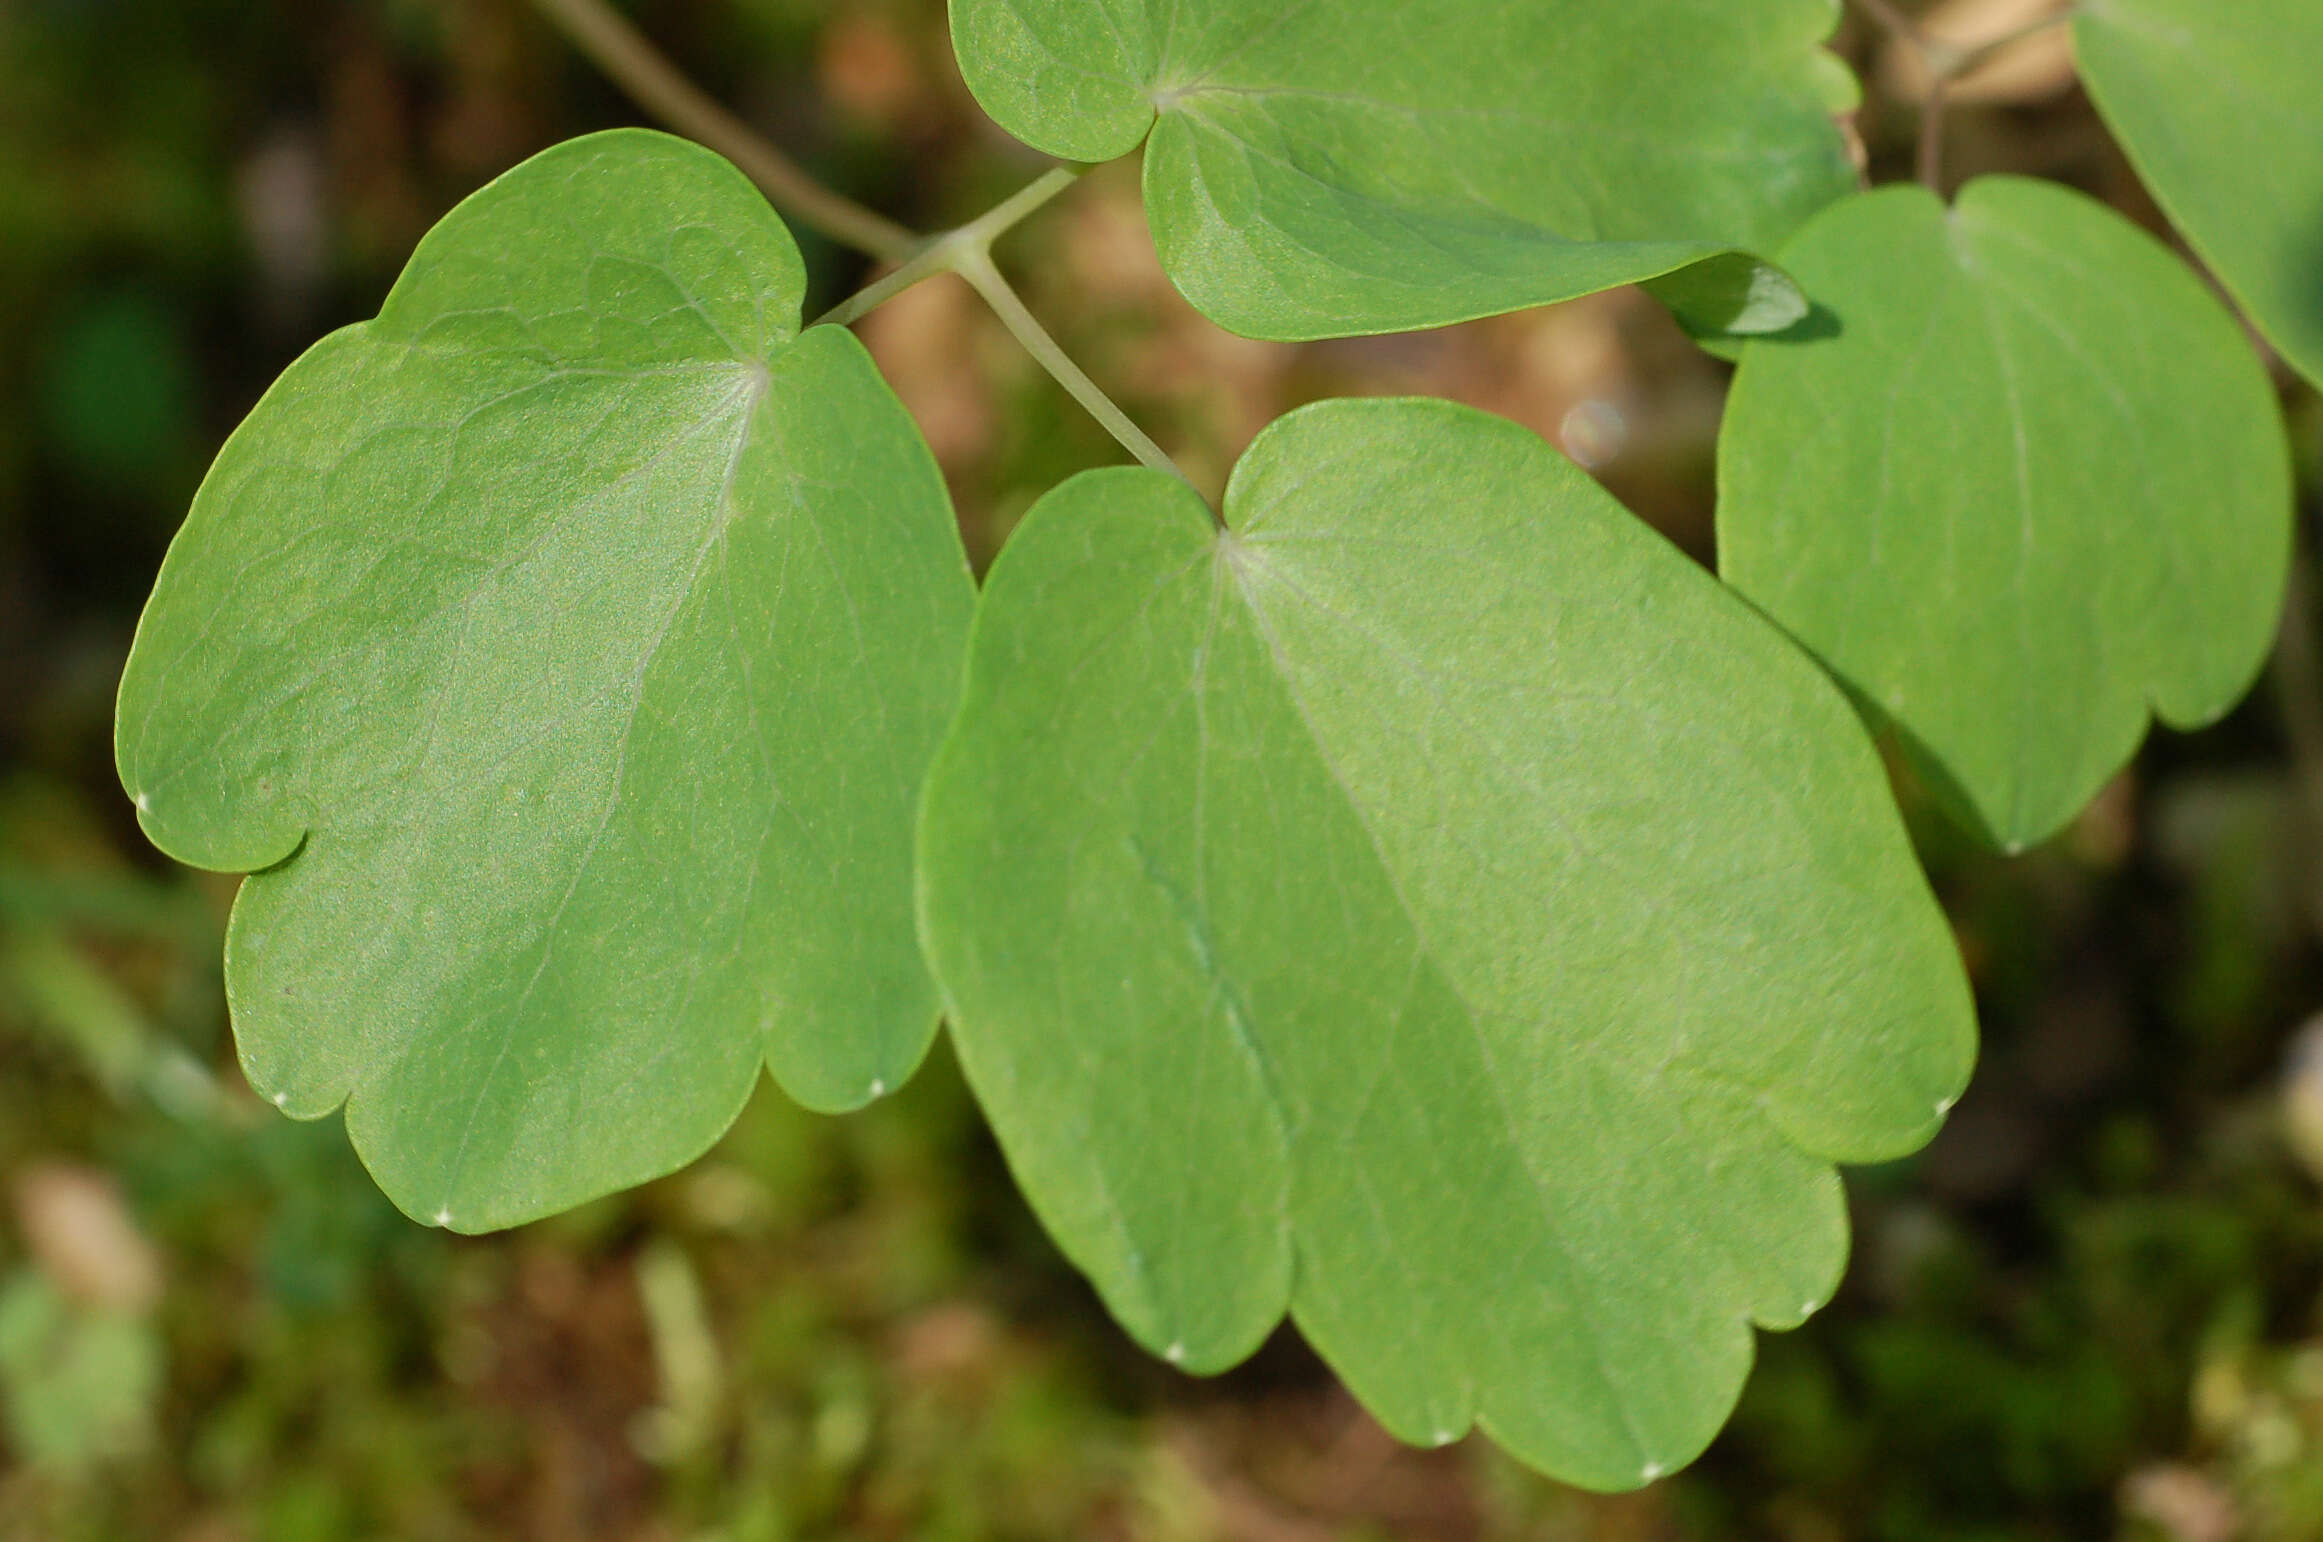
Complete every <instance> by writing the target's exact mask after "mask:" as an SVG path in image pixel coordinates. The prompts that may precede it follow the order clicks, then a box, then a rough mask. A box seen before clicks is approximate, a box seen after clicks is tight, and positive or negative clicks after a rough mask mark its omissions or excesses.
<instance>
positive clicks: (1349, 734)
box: [920, 401, 1974, 1488]
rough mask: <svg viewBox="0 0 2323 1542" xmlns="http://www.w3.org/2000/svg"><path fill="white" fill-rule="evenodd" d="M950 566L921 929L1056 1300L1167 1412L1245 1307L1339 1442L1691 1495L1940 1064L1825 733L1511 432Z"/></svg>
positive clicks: (1445, 412)
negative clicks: (1136, 1374)
mask: <svg viewBox="0 0 2323 1542" xmlns="http://www.w3.org/2000/svg"><path fill="white" fill-rule="evenodd" d="M1227 514H1228V519H1229V521H1230V523H1231V527H1232V528H1231V531H1230V532H1220V531H1219V530H1217V529H1215V528H1213V526H1212V524H1211V521H1210V518H1209V514H1208V511H1207V510H1205V509H1204V508H1203V506H1202V504H1201V503H1200V501H1199V500H1198V499H1197V498H1196V497H1195V496H1194V495H1193V494H1192V493H1191V492H1189V491H1188V490H1187V489H1186V488H1184V487H1183V486H1181V485H1179V484H1177V483H1175V482H1173V481H1171V480H1170V479H1169V478H1167V477H1164V476H1161V475H1158V474H1156V473H1153V472H1148V471H1142V470H1137V469H1125V470H1112V471H1100V472H1093V473H1090V474H1088V475H1085V476H1082V477H1079V478H1077V479H1075V480H1074V481H1072V482H1069V483H1067V484H1065V485H1064V486H1063V487H1062V488H1060V489H1058V490H1057V491H1056V492H1054V493H1052V494H1050V495H1049V496H1048V497H1047V498H1046V499H1044V500H1042V502H1041V503H1040V504H1039V505H1038V506H1037V507H1036V508H1035V509H1034V511H1033V512H1032V514H1031V515H1030V516H1029V517H1028V518H1027V520H1026V521H1025V523H1024V525H1023V526H1022V527H1021V528H1020V529H1019V531H1018V532H1017V533H1016V535H1015V536H1014V537H1013V539H1012V540H1011V541H1010V543H1009V545H1008V547H1007V549H1006V550H1005V551H1004V552H1003V553H1002V555H1001V557H1000V560H999V562H998V563H997V565H996V566H995V568H994V570H993V573H992V575H991V578H990V581H989V583H988V585H987V588H986V592H985V596H984V599H983V602H982V605H981V607H980V609H979V611H978V617H977V622H976V629H975V633H974V637H973V640H972V642H971V645H970V663H969V677H968V680H969V683H968V689H967V695H966V699H965V701H964V704H963V707H962V710H961V715H960V718H959V720H958V721H957V722H956V723H955V724H954V726H953V730H952V734H951V736H950V737H949V738H948V739H947V740H946V741H945V745H944V748H943V750H942V751H941V752H940V754H939V755H938V757H937V762H936V769H935V770H934V771H933V772H932V773H931V774H930V781H929V788H928V797H927V804H926V808H925V811H924V814H923V816H922V824H921V835H920V860H921V868H920V885H921V893H920V921H921V928H922V934H923V936H924V937H925V939H926V942H927V946H928V948H929V956H930V959H931V961H932V962H933V963H934V965H935V967H936V974H937V978H938V979H939V981H941V983H942V985H943V988H944V994H945V999H946V1009H947V1013H948V1015H949V1017H950V1020H951V1022H952V1024H953V1027H954V1032H955V1034H956V1036H957V1038H958V1042H959V1046H960V1051H961V1055H962V1058H963V1061H964V1063H965V1065H966V1067H967V1070H968V1074H969V1076H970V1078H971V1080H972V1082H973V1084H974V1086H975V1089H976V1092H977V1095H978V1097H979V1099H980V1100H981V1101H982V1103H983V1106H984V1108H985V1110H986V1112H987V1113H988V1115H989V1116H990V1117H991V1119H992V1121H993V1124H994V1127H995V1128H996V1130H997V1131H998V1134H999V1136H1000V1139H1001V1142H1002V1144H1003V1146H1004V1147H1005V1148H1006V1150H1007V1153H1008V1157H1009V1160H1010V1162H1011V1163H1012V1165H1013V1166H1014V1169H1015V1171H1016V1174H1017V1176H1018V1178H1019V1179H1020V1180H1021V1181H1022V1183H1023V1184H1024V1186H1025V1189H1026V1191H1027V1193H1028V1195H1029V1196H1030V1198H1031V1200H1032V1203H1033V1205H1034V1206H1035V1208H1036V1209H1037V1210H1038V1211H1039V1213H1040V1215H1041V1217H1042V1219H1043V1220H1044V1221H1045V1222H1046V1223H1047V1225H1048V1226H1049V1228H1050V1230H1051V1231H1052V1232H1053V1233H1054V1234H1055V1236H1056V1237H1057V1240H1058V1241H1059V1243H1060V1244H1061V1245H1062V1246H1063V1248H1064V1249H1065V1251H1066V1253H1067V1254H1068V1255H1069V1256H1070V1257H1071V1258H1072V1259H1073V1260H1074V1261H1075V1262H1076V1263H1077V1264H1078V1265H1079V1266H1080V1267H1081V1268H1082V1269H1084V1270H1085V1271H1087V1272H1088V1273H1089V1275H1090V1276H1091V1277H1092V1278H1093V1279H1094V1280H1095V1281H1096V1283H1097V1286H1098V1288H1099V1289H1100V1290H1101V1291H1102V1292H1103V1294H1104V1296H1105V1299H1106V1301H1107V1302H1108V1304H1109V1305H1110V1306H1111V1308H1112V1310H1113V1311H1114V1313H1115V1314H1116V1315H1117V1316H1118V1317H1119V1318H1120V1319H1121V1321H1122V1322H1123V1323H1124V1324H1125V1325H1126V1326H1127V1328H1128V1329H1129V1330H1130V1332H1131V1333H1133V1334H1134V1335H1135V1336H1136V1337H1137V1338H1138V1339H1139V1340H1140V1341H1141V1342H1143V1343H1144V1344H1146V1345H1147V1346H1148V1347H1150V1348H1152V1349H1154V1350H1156V1351H1158V1352H1160V1353H1161V1354H1163V1355H1165V1356H1166V1357H1167V1358H1169V1359H1170V1360H1172V1361H1174V1362H1177V1363H1179V1364H1181V1365H1183V1366H1185V1367H1187V1368H1189V1369H1193V1370H1199V1371H1209V1370H1215V1369H1218V1368H1220V1367H1223V1366H1226V1365H1229V1364H1231V1363H1233V1362H1234V1361H1236V1360H1238V1359H1240V1358H1241V1357H1243V1356H1244V1355H1246V1354H1247V1353H1249V1352H1250V1350H1251V1349H1252V1348H1253V1347H1254V1346H1255V1345H1256V1344H1257V1343H1258V1342H1259V1341H1260V1340H1261V1339H1262V1338H1263V1337H1264V1336H1265V1335H1266V1333H1267V1332H1268V1330H1269V1329H1270V1328H1271V1327H1272V1326H1273V1325H1274V1324H1275V1323H1276V1322H1277V1320H1278V1319H1280V1317H1281V1316H1282V1314H1283V1313H1284V1311H1285V1310H1286V1309H1287V1310H1288V1311H1289V1312H1291V1313H1292V1314H1293V1316H1294V1317H1295V1318H1296V1320H1297V1322H1298V1324H1299V1326H1300V1327H1301V1329H1303V1330H1304V1332H1305V1333H1306V1334H1307V1336H1308V1337H1309V1339H1310V1340H1311V1341H1312V1342H1313V1343H1314V1344H1315V1346H1316V1347H1317V1348H1318V1349H1319V1350H1320V1351H1321V1352H1322V1354H1323V1355H1324V1356H1325V1357H1326V1358H1327V1359H1329V1360H1330V1361H1331V1363H1332V1364H1333V1365H1334V1366H1336V1367H1337V1368H1338V1370H1339V1371H1340V1373H1341V1374H1342V1375H1343V1376H1344V1377H1345V1378H1346V1380H1347V1382H1348V1383H1349V1385H1350V1386H1351V1387H1352V1388H1353V1390H1354V1391H1355V1392H1356V1394H1357V1395H1358V1396H1359V1397H1361V1398H1362V1400H1363V1401H1364V1402H1365V1403H1366V1404H1367V1405H1368V1406H1369V1407H1370V1408H1371V1409H1372V1410H1373V1411H1374V1412H1375V1413H1376V1414H1377V1415H1378V1416H1379V1418H1380V1419H1381V1420H1382V1421H1383V1422H1384V1423H1385V1424H1386V1426H1387V1427H1388V1428H1389V1429H1391V1430H1393V1431H1395V1432H1396V1433H1397V1434H1398V1435H1400V1436H1402V1437H1403V1438H1405V1439H1407V1440H1414V1441H1421V1442H1428V1441H1437V1442H1440V1441H1444V1440H1448V1439H1451V1438H1453V1437H1454V1436H1456V1435H1458V1434H1459V1433H1461V1432H1462V1431H1464V1430H1465V1429H1467V1428H1468V1426H1469V1424H1470V1423H1471V1421H1472V1420H1473V1421H1476V1422H1479V1423H1481V1424H1482V1425H1483V1426H1484V1427H1486V1428H1487V1429H1489V1430H1490V1431H1492V1432H1493V1434H1494V1435H1495V1436H1496V1437H1497V1438H1498V1439H1500V1440H1501V1441H1502V1442H1503V1443H1504V1444H1506V1445H1507V1446H1508V1447H1509V1448H1510V1449H1511V1450H1512V1451H1514V1452H1515V1453H1516V1454H1518V1455H1519V1456H1521V1457H1522V1458H1524V1459H1525V1460H1527V1461H1529V1462H1531V1463H1533V1464H1535V1465H1537V1466H1539V1467H1541V1468H1543V1469H1544V1470H1546V1471H1548V1472H1551V1473H1554V1474H1556V1475H1558V1476H1560V1477H1564V1478H1567V1479H1571V1480H1574V1481H1577V1482H1582V1483H1588V1484H1592V1485H1596V1486H1599V1487H1603V1488H1626V1487H1634V1486H1635V1485H1637V1484H1638V1483H1640V1482H1643V1481H1646V1480H1648V1479H1651V1478H1653V1477H1655V1476H1656V1475H1658V1474H1659V1473H1661V1472H1663V1471H1666V1470H1668V1469H1670V1468H1672V1467H1675V1466H1676V1465H1677V1464H1679V1463H1680V1462H1683V1461H1685V1460H1687V1459H1689V1458H1690V1457H1691V1456H1692V1455H1693V1454H1694V1453H1695V1452H1697V1451H1699V1450H1700V1449H1701V1447H1702V1445H1703V1443H1704V1442H1705V1441H1707V1440H1708V1439H1709V1438H1710V1436H1711V1434H1712V1433H1713V1432H1714V1431H1715V1429H1716V1428H1717V1426H1718V1424H1719V1423H1720V1421H1721V1419H1722V1418H1723V1417H1724V1415H1725V1412H1726V1411H1727V1409H1728V1408H1729V1406H1730V1405H1731V1403H1732V1400H1733V1398H1734V1396H1735V1393H1736V1390H1737V1389H1738V1387H1739V1386H1740V1384H1741V1382H1742V1379H1743V1376H1744V1374H1745V1371H1746V1369H1747V1366H1748V1363H1749V1360H1750V1356H1751V1346H1752V1339H1751V1332H1750V1323H1751V1322H1752V1321H1756V1322H1758V1323H1761V1324H1764V1325H1768V1326H1775V1327H1780V1326H1788V1325H1792V1324H1796V1323H1797V1322H1799V1321H1800V1320H1801V1319H1802V1318H1803V1317H1805V1316H1806V1315H1807V1314H1808V1313H1809V1312H1811V1311H1812V1310H1814V1308H1815V1306H1816V1304H1817V1303H1818V1302H1820V1301H1821V1300H1823V1299H1824V1298H1825V1296H1827V1295H1828V1293H1829V1292H1830V1291H1831V1289H1832V1288H1833V1286H1834V1283H1835V1281H1836V1280H1837V1277H1838V1275H1839V1272H1840V1269H1841V1267H1842V1264H1843V1261H1844V1254H1845V1250H1846V1222H1845V1216H1844V1212H1843V1210H1842V1207H1841V1196H1840V1187H1839V1182H1838V1179H1837V1177H1836V1175H1835V1174H1834V1173H1833V1172H1832V1170H1831V1168H1830V1167H1829V1165H1828V1164H1829V1163H1830V1162H1831V1161H1833V1160H1872V1159H1879V1158H1887V1157H1893V1156H1896V1155H1898V1154H1901V1153H1903V1152H1906V1151H1909V1150H1911V1149H1913V1148H1914V1147H1916V1146H1917V1145H1919V1144H1920V1143H1921V1142H1922V1141H1923V1140H1924V1139H1925V1138H1926V1137H1927V1136H1928V1135H1929V1134H1930V1133H1931V1132H1932V1130H1933V1129H1934V1128H1935V1125H1936V1123H1937V1121H1938V1120H1939V1118H1940V1117H1941V1115H1942V1113H1943V1111H1944V1110H1945V1109H1946V1108H1947V1107H1948V1106H1949V1104H1950V1101H1951V1099H1952V1098H1953V1096H1954V1095H1955V1094H1956V1093H1957V1092H1958V1090H1959V1089H1960V1087H1961V1085H1962V1083H1963V1081H1964V1080H1965V1078H1966V1076H1967V1073H1968V1068H1969V1061H1970V1059H1971V1056H1972V1054H1973V1038H1974V1027H1973V1022H1972V1019H1971V1016H1970V1008H1969V1002H1968V993H1967V990H1966V987H1965V984H1964V982H1963V979H1962V976H1961V971H1960V966H1959V963H1958V960H1957V958H1956V956H1955V954H1954V951H1953V948H1952V944H1951V939H1950V934H1949V932H1948V931H1947V929H1946V927H1945V924H1944V921H1943V918H1942V916H1941V915H1940V913H1939V912H1938V911H1937V909H1936V907H1935V906H1934V904H1933V903H1931V901H1930V899H1929V896H1928V892H1927V888H1926V886H1925V884H1924V882H1923V880H1922V879H1921V878H1920V876H1919V872H1918V870H1917V868H1916V867H1915V866H1914V865H1913V862H1912V857H1911V853H1910V850H1909V848H1908V847H1907V845H1906V843H1905V840H1904V836H1903V832H1902V830H1901V828H1900V827H1899V822H1898V820H1897V817H1896V813H1895V810H1894V807H1893V805H1892V803H1891V802H1890V800H1889V797H1888V792H1887V787H1886V783H1885V781H1884V778H1883V776H1882V772H1881V768H1880V765H1879V762H1878V760H1877V757H1876V756H1875V755H1874V754H1873V753H1872V750H1871V746H1870V744H1869V742H1868V740H1867V738H1866V737H1865V735H1864V733H1863V730H1862V727H1861V725H1860V724H1859V723H1858V722H1857V721H1856V719H1855V717H1854V716H1853V714H1852V713H1851V712H1850V711H1849V709H1848V707H1847V704H1846V702H1845V700H1844V698H1843V697H1842V696H1841V695H1840V694H1839V692H1838V691H1836V690H1835V689H1833V688H1832V686H1831V684H1830V682H1829V680H1828V679H1827V678H1825V677H1824V676H1823V675H1822V674H1821V672H1820V671H1819V670H1817V669H1816V668H1815V666H1814V664H1813V663H1812V661H1810V660H1809V659H1807V658H1806V657H1805V656H1804V655H1803V654H1801V653H1799V652H1798V651H1797V650H1796V649H1795V648H1793V647H1792V646H1791V644H1790V643H1789V642H1788V641H1787V640H1785V639H1784V638H1783V637H1782V636H1781V635H1780V634H1779V633H1778V632H1777V631H1776V630H1775V629H1774V628H1772V627H1770V626H1768V625H1766V623H1765V622H1763V621H1762V620H1760V619H1759V618H1758V617H1757V616H1756V615H1755V614H1753V613H1752V612H1751V611H1750V609H1749V608H1748V607H1747V606H1745V605H1744V604H1742V603H1741V602H1740V601H1739V600H1737V599H1736V598H1735V597H1734V596H1733V595H1732V594H1731V593H1729V592H1728V591H1727V590H1725V589H1724V588H1723V587H1722V586H1720V585H1719V584H1718V583H1716V582H1715V581H1714V580H1712V579H1711V578H1710V577H1709V576H1708V575H1707V574H1704V573H1703V572H1702V571H1701V570H1700V569H1698V568H1696V567H1695V566H1694V565H1693V564H1691V563H1690V562H1688V561H1686V560H1685V559H1684V558H1683V557H1682V556H1680V555H1679V554H1678V553H1677V552H1675V551H1674V550H1672V549H1671V548H1669V547H1668V546H1667V545H1665V544H1664V543H1663V542H1662V541H1661V540H1660V538H1659V537H1657V536H1655V535H1654V534H1652V533H1651V532H1650V531H1648V530H1647V529H1646V528H1645V527H1644V526H1642V525H1640V524H1639V523H1637V522H1636V521H1635V520H1633V519H1631V518H1630V517H1629V516H1628V515H1627V514H1625V513H1624V512H1623V511H1622V510H1621V509H1620V508H1619V507H1618V506H1617V505H1616V504H1615V503H1614V502H1613V501H1612V499H1610V498H1609V497H1607V496H1606V494H1605V493H1604V492H1603V491H1602V490H1600V489H1599V488H1598V487H1597V486H1596V485H1595V484H1594V483H1592V482H1590V481H1589V480H1588V479H1587V478H1585V477H1584V476H1583V475H1582V474H1581V473H1580V472H1579V471H1578V470H1576V469H1575V468H1574V467H1573V466H1572V465H1571V464H1570V463H1568V462H1567V461H1565V460H1563V459H1562V458H1560V457H1559V456H1558V455H1556V454H1555V452H1553V451H1551V450H1550V449H1549V448H1548V447H1547V446H1545V445H1544V444H1542V443H1541V442H1540V441H1539V440H1538V439H1536V438H1534V437H1533V436H1531V435H1530V434H1528V433H1526V432H1525V431H1523V430H1522V429H1519V428H1517V427H1515V426H1513V425H1511V424H1508V423H1506V422H1503V421H1501V420H1499V419H1496V418H1491V417H1488V416H1485V415H1484V414H1482V413H1478V412H1474V411H1471V410H1469V409H1467V408H1463V407H1456V406H1453V405H1451V404H1449V403H1443V402H1426V401H1371V402H1330V403H1325V404H1323V405H1321V406H1317V407H1313V408H1309V409H1307V410H1305V411H1303V412H1300V413H1297V414H1294V415H1293V416H1291V417H1289V418H1286V419H1284V420H1282V421H1281V422H1279V423H1277V424H1276V425H1274V426H1273V427H1272V428H1271V429H1269V430H1268V431H1267V432H1266V433H1265V434H1263V435H1262V436H1261V437H1260V439H1259V441H1258V443H1257V444H1256V445H1255V446H1254V447H1253V448H1252V450H1251V451H1250V453H1249V455H1248V456H1247V457H1246V458H1245V459H1244V461H1243V462H1242V464H1241V466H1240V467H1239V469H1238V470H1237V471H1236V473H1235V477H1234V481H1233V485H1232V487H1231V489H1230V491H1229V492H1228V495H1227Z"/></svg>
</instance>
